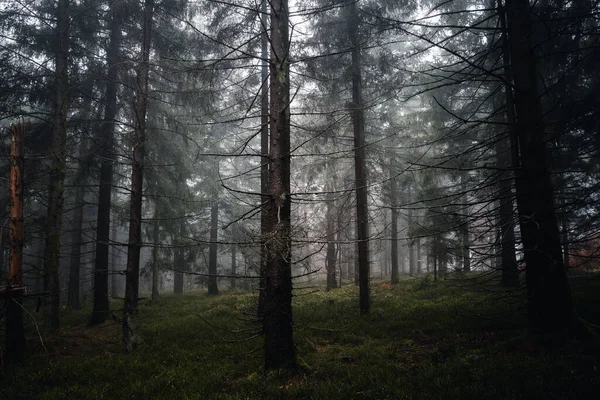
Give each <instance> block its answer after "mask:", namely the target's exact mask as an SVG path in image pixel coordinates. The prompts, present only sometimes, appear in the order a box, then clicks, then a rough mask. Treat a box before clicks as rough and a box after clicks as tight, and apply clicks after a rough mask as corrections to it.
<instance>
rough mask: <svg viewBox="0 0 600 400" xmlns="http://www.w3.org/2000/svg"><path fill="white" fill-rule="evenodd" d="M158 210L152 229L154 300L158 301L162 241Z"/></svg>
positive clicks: (156, 210) (152, 296) (155, 211)
mask: <svg viewBox="0 0 600 400" xmlns="http://www.w3.org/2000/svg"><path fill="white" fill-rule="evenodd" d="M155 207H156V205H155ZM158 218H159V214H158V209H157V208H155V210H154V224H153V227H152V239H153V246H152V295H151V298H152V300H158V242H159V240H160V237H159V233H160V225H159V223H158Z"/></svg>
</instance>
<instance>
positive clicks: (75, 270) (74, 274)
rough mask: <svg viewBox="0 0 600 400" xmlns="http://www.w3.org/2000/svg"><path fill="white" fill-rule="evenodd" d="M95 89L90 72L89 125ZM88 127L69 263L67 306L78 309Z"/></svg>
mask: <svg viewBox="0 0 600 400" xmlns="http://www.w3.org/2000/svg"><path fill="white" fill-rule="evenodd" d="M93 91H94V77H93V75H91V74H89V75H88V76H87V78H86V81H85V85H84V90H83V96H84V98H83V120H84V121H85V123H86V124H87V125H86V126H89V121H90V116H91V112H92V94H93ZM89 131H90V129H89V128H87V129H85V130H84V131H83V132H82V133H81V141H80V142H79V150H78V153H79V163H78V171H77V175H76V176H75V179H74V184H75V185H76V186H77V188H76V189H75V210H74V211H73V232H72V233H71V262H70V263H69V287H68V291H67V306H68V307H70V308H72V309H74V310H78V309H79V308H81V304H80V290H79V289H80V286H81V281H80V274H81V246H82V245H83V215H84V211H85V210H84V207H85V183H86V182H87V179H86V174H87V172H88V167H89V164H88V161H87V158H88V142H89V139H88V138H89V133H90V132H89Z"/></svg>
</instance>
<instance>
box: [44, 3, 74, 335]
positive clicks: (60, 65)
mask: <svg viewBox="0 0 600 400" xmlns="http://www.w3.org/2000/svg"><path fill="white" fill-rule="evenodd" d="M56 13H57V27H56V32H57V41H56V45H57V48H56V53H55V54H56V62H55V65H56V74H55V79H56V82H55V84H56V92H55V95H56V97H55V104H54V121H53V122H54V127H53V129H52V145H51V153H52V156H51V158H52V161H51V165H50V182H49V184H48V216H47V218H46V247H45V249H44V269H45V273H46V286H47V289H48V292H49V296H48V302H47V303H46V310H45V311H46V313H45V322H46V330H48V331H49V332H55V331H57V330H58V328H59V325H60V323H59V319H58V317H59V309H60V282H59V266H60V237H61V229H62V213H63V200H64V191H65V171H66V164H67V158H66V157H67V112H68V109H69V76H68V72H69V62H68V60H69V24H70V23H69V0H59V1H58V5H57V9H56Z"/></svg>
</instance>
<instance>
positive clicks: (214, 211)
mask: <svg viewBox="0 0 600 400" xmlns="http://www.w3.org/2000/svg"><path fill="white" fill-rule="evenodd" d="M218 235H219V202H218V200H215V204H213V206H212V207H211V208H210V248H209V255H208V274H209V276H208V294H210V295H217V294H219V286H218V284H217V273H218V270H217V256H218V250H219V243H218V242H217V241H218V240H219V238H218Z"/></svg>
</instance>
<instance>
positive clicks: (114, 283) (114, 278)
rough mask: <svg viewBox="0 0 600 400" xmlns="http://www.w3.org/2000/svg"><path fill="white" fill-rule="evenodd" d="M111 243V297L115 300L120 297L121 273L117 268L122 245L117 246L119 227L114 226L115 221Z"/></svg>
mask: <svg viewBox="0 0 600 400" xmlns="http://www.w3.org/2000/svg"><path fill="white" fill-rule="evenodd" d="M111 236H112V237H111V242H112V244H113V245H112V254H111V258H112V260H111V284H110V295H111V297H112V298H113V299H116V298H117V297H119V292H120V290H119V282H120V278H119V275H121V271H119V269H118V268H117V266H118V264H119V252H120V251H121V247H120V245H118V244H117V239H118V236H117V226H115V224H114V220H113V229H112V234H111Z"/></svg>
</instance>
